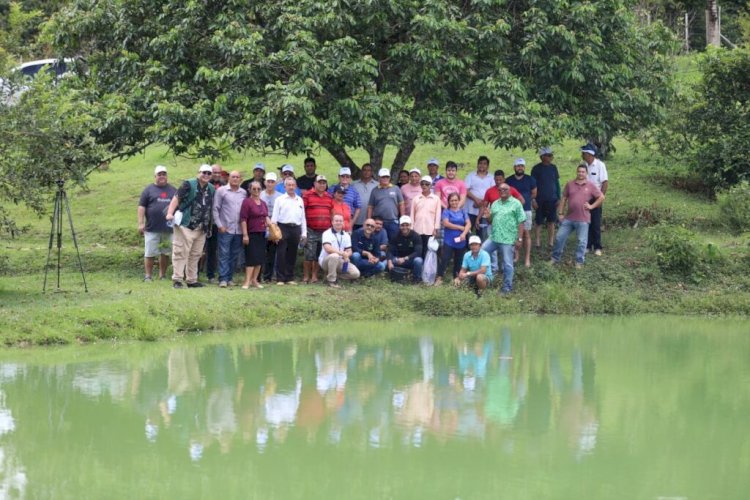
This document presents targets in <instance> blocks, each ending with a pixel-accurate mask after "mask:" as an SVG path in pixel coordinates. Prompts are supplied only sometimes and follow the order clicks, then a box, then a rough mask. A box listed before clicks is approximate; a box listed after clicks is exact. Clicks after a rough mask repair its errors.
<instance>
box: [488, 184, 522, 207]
mask: <svg viewBox="0 0 750 500" xmlns="http://www.w3.org/2000/svg"><path fill="white" fill-rule="evenodd" d="M508 187H510V195H511V196H512V197H513V198H515V199H517V200H518V201H521V200H522V199H523V197H522V196H521V193H519V192H518V189H516V188H514V187H513V186H508ZM499 199H500V190H499V189H498V188H497V186H492V187H491V188H489V189H488V190H487V192H486V193H484V201H486V202H487V205H488V206H489V205H492V204H493V203H495V202H496V201H497V200H499Z"/></svg>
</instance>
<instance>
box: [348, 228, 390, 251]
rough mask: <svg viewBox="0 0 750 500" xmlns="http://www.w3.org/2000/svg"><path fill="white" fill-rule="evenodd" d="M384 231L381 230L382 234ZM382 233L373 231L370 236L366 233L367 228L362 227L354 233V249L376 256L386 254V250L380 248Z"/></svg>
mask: <svg viewBox="0 0 750 500" xmlns="http://www.w3.org/2000/svg"><path fill="white" fill-rule="evenodd" d="M384 232H385V231H381V232H380V234H382V233H384ZM380 234H375V233H372V234H371V235H370V237H369V238H368V237H367V235H366V234H365V228H363V227H360V228H359V229H357V230H356V231H354V234H353V235H352V250H353V251H354V252H357V253H359V254H362V252H370V253H371V254H373V255H374V256H376V257H381V256H383V255H385V252H383V251H382V250H381V249H380V245H381V244H382V243H381V239H380Z"/></svg>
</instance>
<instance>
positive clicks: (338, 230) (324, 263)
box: [318, 214, 359, 288]
mask: <svg viewBox="0 0 750 500" xmlns="http://www.w3.org/2000/svg"><path fill="white" fill-rule="evenodd" d="M331 226H332V227H331V228H330V229H327V230H325V231H324V232H323V236H322V237H321V242H322V243H323V248H322V249H321V250H320V257H319V258H318V263H319V264H320V268H321V269H322V270H323V273H324V274H325V275H326V282H327V283H328V286H330V287H331V288H340V286H339V284H338V278H342V279H347V280H356V279H357V278H359V269H357V267H356V266H355V265H354V264H352V263H351V262H350V261H349V259H350V258H351V256H352V239H351V236H349V233H347V232H346V231H344V216H343V215H341V214H336V215H334V216H333V219H332V220H331Z"/></svg>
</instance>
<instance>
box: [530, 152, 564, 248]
mask: <svg viewBox="0 0 750 500" xmlns="http://www.w3.org/2000/svg"><path fill="white" fill-rule="evenodd" d="M553 156H554V155H553V152H552V149H551V148H547V147H544V148H542V149H540V150H539V158H540V159H541V160H542V161H541V162H539V163H537V164H536V165H534V167H533V168H532V169H531V176H532V177H533V178H534V180H536V199H534V200H532V201H531V205H532V208H534V210H536V215H535V222H536V225H535V226H534V240H535V245H536V248H537V249H540V248H541V246H542V244H541V235H542V226H543V225H545V224H546V225H547V245H548V246H549V247H550V248H552V246H553V245H554V244H555V224H556V223H557V207H558V205H559V204H560V173H559V172H558V171H557V166H556V165H555V164H554V163H552V160H553Z"/></svg>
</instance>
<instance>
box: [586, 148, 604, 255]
mask: <svg viewBox="0 0 750 500" xmlns="http://www.w3.org/2000/svg"><path fill="white" fill-rule="evenodd" d="M581 158H583V161H585V162H586V169H587V171H588V176H587V179H588V180H589V181H591V182H592V183H593V184H594V185H595V186H596V187H597V188H599V191H601V192H602V194H603V195H606V194H607V188H608V187H609V176H608V175H607V166H606V165H604V162H602V161H601V160H600V159H599V158H597V157H596V146H594V145H593V144H590V143H589V144H586V145H585V146H581ZM587 249H588V250H589V251H592V252H594V255H597V256H599V255H601V254H602V206H601V205H599V206H598V207H597V208H594V209H592V210H591V224H589V239H588V247H587Z"/></svg>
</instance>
